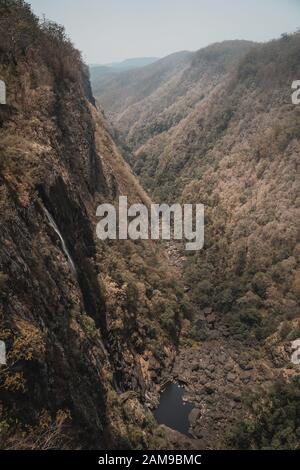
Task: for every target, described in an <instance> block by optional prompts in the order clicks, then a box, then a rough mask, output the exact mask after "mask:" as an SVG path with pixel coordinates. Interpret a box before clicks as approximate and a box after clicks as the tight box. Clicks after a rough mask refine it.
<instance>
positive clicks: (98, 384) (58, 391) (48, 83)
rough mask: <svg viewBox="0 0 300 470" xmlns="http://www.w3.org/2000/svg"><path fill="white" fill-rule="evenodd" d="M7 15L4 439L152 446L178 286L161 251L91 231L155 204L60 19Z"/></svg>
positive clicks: (26, 443)
mask: <svg viewBox="0 0 300 470" xmlns="http://www.w3.org/2000/svg"><path fill="white" fill-rule="evenodd" d="M0 18H1V19H0V78H1V79H2V80H3V81H4V82H5V83H6V86H7V104H6V105H4V106H2V105H1V107H0V135H1V137H0V193H1V198H0V214H1V222H0V243H1V249H0V294H1V300H0V340H1V341H4V342H5V345H6V349H7V365H6V366H0V431H1V437H0V440H1V447H2V448H3V447H5V448H10V447H12V448H37V449H39V448H91V447H93V448H103V447H117V448H128V447H137V446H143V447H147V446H150V445H151V439H154V430H155V424H154V422H153V419H152V417H151V415H150V414H149V412H148V411H147V409H146V407H145V403H146V402H147V400H148V401H149V400H150V399H151V396H155V392H156V390H157V387H158V383H159V381H160V377H161V372H162V370H166V371H168V368H169V367H170V365H171V363H172V360H173V356H174V349H175V345H176V341H177V335H178V325H179V316H180V303H181V302H182V300H181V299H182V297H183V294H182V289H181V287H180V286H179V285H178V286H177V281H176V280H175V273H173V271H172V268H170V266H169V261H168V259H167V257H166V256H165V254H164V252H163V250H162V249H161V248H160V246H157V245H153V246H152V245H151V244H147V245H142V244H141V243H133V242H128V243H127V242H124V244H123V245H121V246H120V245H118V244H117V243H109V242H107V243H104V242H102V243H100V242H98V241H97V240H96V217H95V214H96V207H97V205H98V204H99V203H102V202H112V203H114V202H115V201H117V198H118V196H119V195H120V194H125V195H128V197H129V200H130V201H132V202H134V201H135V202H141V201H142V202H145V203H148V202H149V200H148V198H147V196H146V195H145V193H144V192H143V190H142V189H141V188H140V186H139V184H138V183H137V181H136V180H135V178H134V176H133V175H132V173H131V171H130V170H129V168H128V166H127V165H126V164H125V162H124V161H123V159H122V156H121V154H120V152H119V150H118V148H117V146H116V144H115V143H114V141H113V139H112V137H111V135H110V132H109V129H108V126H107V125H106V123H105V120H104V118H103V116H101V114H99V113H98V111H97V109H96V107H95V102H94V99H93V96H92V92H91V88H90V83H89V77H88V71H87V69H86V67H85V65H84V64H83V63H82V60H81V57H80V54H79V52H78V51H76V50H75V49H74V48H73V46H72V44H71V43H70V41H69V40H68V38H67V37H66V35H65V32H64V30H63V28H61V27H60V26H58V25H56V24H54V23H51V22H46V21H44V22H42V23H40V22H39V20H38V19H37V18H36V17H35V16H34V15H33V14H32V12H31V10H30V7H29V6H28V5H27V4H26V3H25V2H23V1H21V0H16V1H13V0H12V1H5V2H4V1H1V2H0ZM133 392H134V393H133ZM157 445H158V444H157Z"/></svg>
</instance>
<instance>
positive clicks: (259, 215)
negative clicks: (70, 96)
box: [95, 33, 300, 448]
mask: <svg viewBox="0 0 300 470" xmlns="http://www.w3.org/2000/svg"><path fill="white" fill-rule="evenodd" d="M299 50H300V34H299V33H297V34H292V35H283V36H282V38H281V39H279V40H274V41H271V42H270V43H266V44H252V43H247V42H239V41H234V42H225V43H222V44H215V45H213V46H209V47H208V48H206V49H203V50H200V51H198V52H197V53H195V54H193V55H192V56H191V57H187V58H188V60H187V61H186V62H185V64H184V65H182V64H181V67H180V68H179V70H176V71H175V72H174V73H172V74H171V75H170V76H168V80H167V81H166V82H164V83H162V84H161V83H159V84H158V86H155V87H153V88H152V89H151V90H150V92H149V93H148V94H147V93H146V92H143V94H142V96H141V95H140V92H139V91H140V90H143V87H144V85H145V78H144V77H141V80H140V81H138V83H135V84H134V88H135V89H136V90H137V94H135V93H134V88H132V92H131V94H130V93H129V96H130V98H129V101H128V102H125V101H122V96H123V93H124V95H125V94H126V95H127V94H128V89H129V85H128V84H127V80H128V76H127V77H126V76H125V75H124V76H123V77H122V79H123V80H124V82H125V83H123V82H122V81H121V80H122V79H121V77H119V78H118V82H113V83H111V84H110V85H109V86H108V87H107V88H106V86H105V85H104V86H102V87H101V88H100V91H98V93H97V97H98V96H99V99H101V97H102V96H104V95H106V96H108V97H109V98H108V100H107V101H106V107H105V106H104V110H105V112H106V114H107V115H109V117H110V118H111V119H112V122H113V124H114V126H115V127H116V130H117V132H118V133H119V135H120V136H121V139H123V141H124V145H125V146H127V150H128V158H129V161H130V162H131V164H132V167H133V169H134V171H135V172H136V174H137V175H138V176H139V177H140V180H141V182H142V183H143V185H144V186H145V187H146V188H147V189H149V190H150V191H151V195H152V196H153V198H154V199H155V200H157V201H159V202H175V201H181V202H184V203H187V202H189V203H203V204H204V205H205V207H206V225H205V227H206V242H205V248H204V249H203V250H202V251H200V252H198V253H197V254H195V255H190V256H188V259H187V262H186V266H185V283H186V285H187V286H188V289H189V290H190V295H191V298H192V302H193V305H194V322H193V324H192V325H191V331H192V333H191V336H192V338H193V339H194V340H197V341H200V343H202V344H204V343H205V341H209V340H210V339H212V335H214V337H215V338H217V337H218V335H220V334H221V338H222V341H223V340H224V342H225V344H226V345H227V346H228V344H230V345H231V347H232V348H233V349H234V351H235V352H236V353H237V357H239V358H240V366H242V364H241V362H242V358H243V362H244V366H245V367H246V368H247V367H248V365H247V362H248V363H249V362H251V363H252V362H254V363H255V362H257V363H260V362H262V366H263V363H265V364H264V365H267V369H268V379H267V380H266V381H265V383H264V381H263V379H262V380H260V385H261V386H262V387H263V389H264V390H265V391H264V392H262V391H260V392H259V393H260V395H259V396H263V394H264V393H267V390H269V386H270V385H271V383H272V380H273V379H272V378H274V377H275V376H277V375H279V374H283V377H284V379H283V380H284V381H285V380H287V378H288V377H293V376H295V375H297V373H298V369H297V366H294V365H293V364H292V363H291V360H290V342H291V341H292V340H293V339H296V338H299V337H300V320H299V311H300V310H299V309H300V304H299V302H300V290H299V286H300V266H299V263H300V226H299V220H300V207H299V202H300V200H299V191H300V180H299V179H300V172H299V154H300V144H299V138H300V132H299V129H300V107H299V106H298V107H297V106H295V105H293V104H292V100H291V93H292V90H291V84H292V82H293V81H294V80H296V79H297V78H299V76H300V62H299ZM161 63H162V61H161ZM151 67H152V66H150V67H148V69H145V70H144V74H146V73H147V77H148V76H150V69H151ZM140 73H141V72H140ZM137 80H138V78H137ZM132 83H133V82H132ZM118 87H119V88H118ZM95 89H96V90H97V88H96V87H95ZM111 90H113V93H111V94H110V91H111ZM207 318H208V319H207ZM212 318H213V320H212ZM212 324H213V325H215V326H214V327H213V329H215V330H217V331H212V326H211V325H212ZM220 332H221V333H220ZM216 335H217V336H216ZM223 335H225V336H223ZM209 344H210V343H209ZM222 344H223V343H222ZM201 347H202V346H199V348H200V349H201ZM204 347H205V346H204ZM202 354H203V353H202ZM191 355H192V354H191ZM183 356H184V354H183ZM199 357H200V358H201V352H199ZM245 361H246V365H245ZM244 366H243V367H244ZM194 367H195V368H196V367H197V365H196V364H195V365H194ZM249 368H250V366H249ZM252 368H253V365H251V369H252ZM195 370H196V369H195ZM211 375H212V377H211V379H212V380H214V374H211ZM250 375H251V374H250ZM191 380H193V378H191ZM195 380H196V379H195ZM197 380H199V379H197ZM232 380H236V379H235V378H234V377H233V378H232ZM248 380H249V379H248ZM256 385H258V383H257V373H255V374H252V375H251V380H250V382H249V385H248V388H249V389H251V388H253V387H254V386H256ZM195 386H198V387H199V388H200V389H201V390H203V386H202V385H201V384H199V382H198V385H194V387H195ZM214 387H215V388H216V386H215V385H214ZM222 387H224V384H223V385H222ZM226 387H227V388H226ZM228 387H230V384H229V382H228V379H227V382H225V391H226V390H227V389H228ZM285 387H287V386H286V385H282V386H281V387H275V386H274V388H273V389H272V390H271V391H270V392H269V393H270V397H272V400H274V402H275V403H276V400H277V398H278V395H276V394H278V393H282V390H283V389H285ZM241 389H242V387H241V386H240V390H241ZM291 389H292V385H291V388H290V389H289V391H290V390H291ZM212 390H214V388H213V387H211V390H210V391H209V392H207V393H209V394H212V396H213V397H214V396H215V395H214V393H215V392H214V391H212ZM201 393H202V392H201ZM203 393H205V392H203ZM223 395H224V394H223ZM223 395H222V393H221V392H220V396H223ZM274 397H275V398H274ZM294 399H295V400H296V395H295V398H294ZM237 400H238V399H237ZM256 400H258V398H256ZM270 400H271V398H270ZM211 402H212V403H211ZM208 403H209V404H208V406H209V407H212V406H215V404H216V403H217V401H216V399H215V400H214V399H210V402H208ZM278 404H279V407H280V406H282V407H283V408H284V407H285V404H284V403H283V401H282V400H281V399H279V401H278ZM263 408H264V404H263V403H262V409H263ZM270 409H271V408H270ZM243 410H244V411H245V408H243ZM255 410H256V408H255V406H254V407H253V409H252V411H251V413H254V414H255ZM256 411H257V410H256ZM249 413H250V411H249ZM261 413H262V414H261V415H260V416H263V419H264V423H267V422H268V420H270V423H271V422H272V423H274V421H273V419H275V418H274V416H273V415H272V414H271V411H270V410H268V409H264V411H261ZM268 413H269V414H268ZM272 413H273V409H272ZM282 413H283V415H284V411H282ZM250 415H251V416H252V414H250ZM201 419H202V418H201V416H199V418H198V428H197V429H198V431H197V432H198V433H199V434H201V433H203V429H202V430H201V422H203V421H201ZM203 419H204V418H203ZM251 423H253V422H252V421H251V420H250V424H249V425H248V428H247V427H246V428H244V431H245V433H246V435H243V439H244V441H243V443H244V444H242V442H241V440H240V441H239V439H238V438H236V439H233V440H232V441H231V443H232V442H233V443H234V445H245V442H246V443H247V445H248V446H250V445H251V446H253V447H268V446H271V447H276V448H282V447H284V448H285V447H289V446H290V447H295V446H297V444H296V442H295V440H293V438H292V437H291V435H292V434H293V432H295V430H296V429H297V427H298V426H299V418H298V417H297V412H296V411H295V412H293V413H292V414H291V416H290V421H289V424H288V423H287V421H285V420H284V419H281V418H279V421H278V430H277V431H278V434H277V436H276V439H275V438H274V435H273V434H272V433H271V432H270V433H269V434H268V433H266V434H265V435H259V437H258V434H256V435H255V436H254V435H253V434H252V435H251V434H249V435H247V432H249V433H250V429H252V428H251ZM272 425H273V424H272ZM259 426H260V424H259V422H258V424H257V433H261V432H262V433H263V431H262V429H263V428H262V427H259ZM270 426H271V424H270ZM289 426H290V429H289V430H288V429H287V428H288V427H289ZM218 432H219V431H218ZM237 436H238V433H237ZM273 438H274V439H273Z"/></svg>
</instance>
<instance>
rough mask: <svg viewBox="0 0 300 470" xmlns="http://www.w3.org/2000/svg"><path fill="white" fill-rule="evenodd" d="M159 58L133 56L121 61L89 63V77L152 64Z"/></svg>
mask: <svg viewBox="0 0 300 470" xmlns="http://www.w3.org/2000/svg"><path fill="white" fill-rule="evenodd" d="M157 60H159V58H158V57H135V58H133V59H125V60H123V61H122V62H112V63H110V64H99V65H98V64H93V65H90V73H91V79H92V80H94V79H97V78H99V77H102V76H107V75H111V74H116V73H121V72H126V71H127V70H132V69H138V68H140V67H145V66H147V65H150V64H153V63H154V62H156V61H157Z"/></svg>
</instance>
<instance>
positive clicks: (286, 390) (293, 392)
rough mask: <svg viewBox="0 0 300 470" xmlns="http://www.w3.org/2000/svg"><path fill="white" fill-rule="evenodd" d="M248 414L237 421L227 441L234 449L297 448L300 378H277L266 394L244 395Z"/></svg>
mask: <svg viewBox="0 0 300 470" xmlns="http://www.w3.org/2000/svg"><path fill="white" fill-rule="evenodd" d="M244 404H245V406H246V407H247V408H248V417H247V418H246V419H243V421H241V422H239V423H238V424H236V426H235V429H234V430H233V431H232V433H231V435H230V436H229V438H228V443H229V445H230V446H231V447H234V448H236V449H243V450H244V449H277V450H279V449H280V450H287V449H292V450H296V449H299V438H300V378H299V377H294V378H292V379H291V380H290V381H287V380H286V379H284V378H280V379H278V380H277V381H276V382H275V383H274V384H273V385H272V387H271V389H270V390H269V392H268V393H267V394H265V393H262V392H261V391H258V392H254V393H249V394H248V395H247V396H245V397H244Z"/></svg>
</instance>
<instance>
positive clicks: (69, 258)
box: [43, 206, 77, 276]
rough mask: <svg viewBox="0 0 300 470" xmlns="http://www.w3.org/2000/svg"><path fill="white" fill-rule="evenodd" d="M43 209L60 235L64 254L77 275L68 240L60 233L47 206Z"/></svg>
mask: <svg viewBox="0 0 300 470" xmlns="http://www.w3.org/2000/svg"><path fill="white" fill-rule="evenodd" d="M43 209H44V212H45V214H46V216H47V219H48V222H49V224H50V225H51V227H52V228H53V230H54V231H55V233H56V234H57V235H58V237H59V239H60V242H61V247H62V249H63V252H64V254H65V255H66V257H67V259H68V262H69V266H70V268H71V271H72V273H73V274H75V276H76V275H77V271H76V267H75V263H74V261H73V259H72V256H71V255H70V252H69V250H68V248H67V245H66V242H65V240H64V238H63V236H62V234H61V233H60V231H59V228H58V226H57V225H56V223H55V220H54V219H53V217H52V215H51V214H50V212H49V211H48V210H47V209H46V207H45V206H43Z"/></svg>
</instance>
